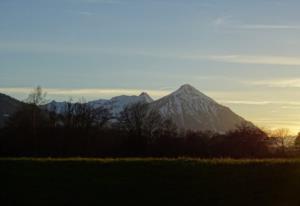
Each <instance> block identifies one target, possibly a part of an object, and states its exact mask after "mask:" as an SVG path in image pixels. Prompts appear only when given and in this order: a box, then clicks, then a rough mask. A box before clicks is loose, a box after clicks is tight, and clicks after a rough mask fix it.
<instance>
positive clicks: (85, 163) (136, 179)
mask: <svg viewBox="0 0 300 206" xmlns="http://www.w3.org/2000/svg"><path fill="white" fill-rule="evenodd" d="M0 181H1V191H0V195H1V196H0V198H1V203H0V205H3V206H4V205H141V206H142V205H165V206H168V205H184V206H185V205H186V206H188V205H282V206H289V205H300V160H229V159H224V160H196V159H80V158H75V159H30V158H21V159H13V158H5V159H0Z"/></svg>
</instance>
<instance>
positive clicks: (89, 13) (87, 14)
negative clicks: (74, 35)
mask: <svg viewBox="0 0 300 206" xmlns="http://www.w3.org/2000/svg"><path fill="white" fill-rule="evenodd" d="M78 14H80V15H82V16H93V15H95V14H94V13H93V12H89V11H79V12H78Z"/></svg>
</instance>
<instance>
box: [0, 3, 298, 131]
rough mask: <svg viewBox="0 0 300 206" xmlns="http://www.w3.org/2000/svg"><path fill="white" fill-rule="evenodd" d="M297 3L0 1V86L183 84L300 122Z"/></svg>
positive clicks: (60, 91) (246, 109)
mask: <svg viewBox="0 0 300 206" xmlns="http://www.w3.org/2000/svg"><path fill="white" fill-rule="evenodd" d="M299 8H300V2H299V1H296V0H294V1H292V0H290V1H289V0H285V1H283V0H260V1H259V0H253V1H243V0H228V1H227V0H223V1H221V0H218V1H217V0H215V1H213V0H206V1H205V0H203V1H200V0H197V1H196V0H26V1H23V0H1V1H0V92H3V93H7V94H10V95H12V96H14V97H17V98H19V99H23V98H25V96H26V94H27V93H28V90H29V89H28V88H31V87H34V86H36V85H41V86H43V87H44V88H45V89H46V90H47V91H48V94H49V98H53V99H58V100H62V99H68V98H69V97H70V96H73V97H75V98H76V97H78V98H79V97H81V96H84V97H86V98H87V99H98V98H110V97H112V96H115V95H119V94H123V93H124V94H138V93H139V92H141V91H144V90H145V91H148V93H149V94H150V95H152V96H153V97H154V98H159V97H161V96H163V95H165V94H167V93H169V92H170V91H172V90H175V89H176V88H178V87H179V86H180V85H181V84H184V83H190V84H192V85H194V86H195V87H196V88H198V89H199V90H201V91H202V92H204V93H206V94H208V95H209V96H211V97H213V98H215V99H216V100H217V101H219V102H220V103H222V104H225V105H227V106H229V107H231V108H232V109H233V110H234V111H236V112H237V113H238V114H240V115H242V116H244V117H245V118H247V119H249V120H251V121H254V122H255V123H257V124H258V125H261V126H267V127H271V128H274V127H289V128H291V130H293V131H294V132H296V131H297V130H298V128H299V129H300V123H298V122H300V94H299V88H300V39H299V36H300V13H299V11H298V10H299Z"/></svg>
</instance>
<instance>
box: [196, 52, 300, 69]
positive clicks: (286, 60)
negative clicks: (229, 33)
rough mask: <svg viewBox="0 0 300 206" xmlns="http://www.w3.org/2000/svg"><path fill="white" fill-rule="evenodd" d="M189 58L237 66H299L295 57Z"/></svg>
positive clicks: (239, 56)
mask: <svg viewBox="0 0 300 206" xmlns="http://www.w3.org/2000/svg"><path fill="white" fill-rule="evenodd" d="M190 58H202V59H207V60H211V61H218V62H227V63H239V64H268V65H287V66H299V65H300V58H299V57H295V56H268V55H239V54H237V55H235V54H233V55H208V56H201V55H200V56H197V55H191V56H190Z"/></svg>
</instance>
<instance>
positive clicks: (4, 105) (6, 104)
mask: <svg viewBox="0 0 300 206" xmlns="http://www.w3.org/2000/svg"><path fill="white" fill-rule="evenodd" d="M23 104H24V103H23V102H21V101H19V100H17V99H14V98H12V97H10V96H8V95H5V94H1V93H0V127H3V126H4V123H5V121H6V120H7V119H8V118H9V117H10V116H11V115H12V114H13V113H15V112H16V111H17V110H18V109H19V108H20V107H21V106H22V105H23Z"/></svg>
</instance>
